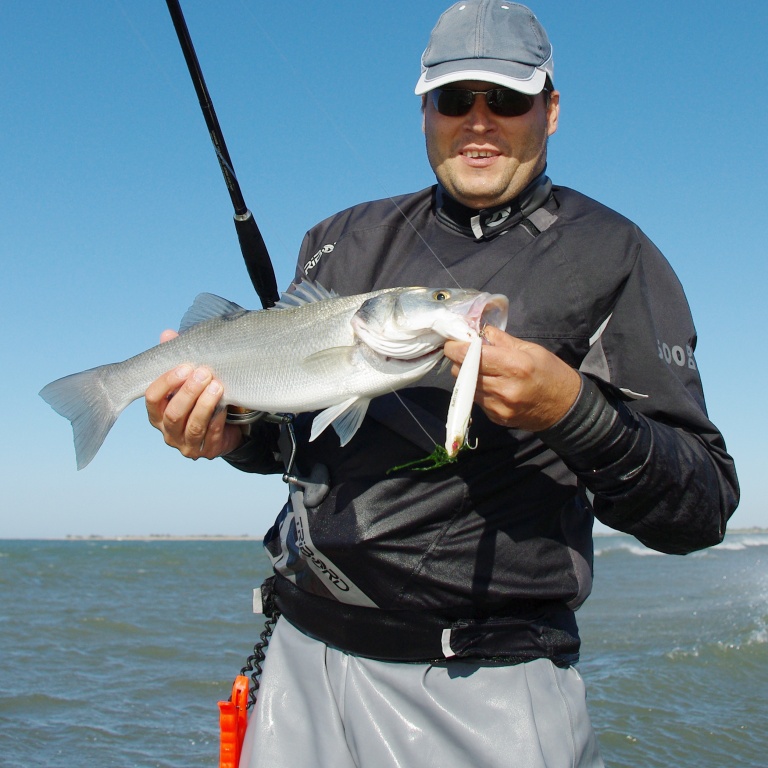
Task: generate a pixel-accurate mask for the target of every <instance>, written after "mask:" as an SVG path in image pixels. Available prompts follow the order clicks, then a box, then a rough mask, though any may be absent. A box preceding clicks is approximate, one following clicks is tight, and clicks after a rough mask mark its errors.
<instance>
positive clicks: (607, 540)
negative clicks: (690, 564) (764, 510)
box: [595, 533, 768, 557]
mask: <svg viewBox="0 0 768 768" xmlns="http://www.w3.org/2000/svg"><path fill="white" fill-rule="evenodd" d="M755 547H768V535H766V534H764V533H756V534H752V533H732V534H727V535H726V537H725V540H724V541H723V542H722V543H720V544H716V545H714V546H712V547H708V548H707V549H702V550H699V551H697V552H694V553H692V556H693V557H706V556H707V555H708V554H711V553H713V552H743V551H744V550H746V549H752V548H755ZM613 552H627V553H629V554H630V555H637V556H638V557H652V556H659V555H660V556H665V553H664V552H658V551H657V550H655V549H649V548H648V547H646V546H644V545H643V544H641V543H640V542H639V541H637V540H636V539H633V538H632V537H630V536H627V535H626V534H616V535H615V536H611V535H608V536H605V535H604V536H596V537H595V557H600V556H601V555H606V554H611V553H613Z"/></svg>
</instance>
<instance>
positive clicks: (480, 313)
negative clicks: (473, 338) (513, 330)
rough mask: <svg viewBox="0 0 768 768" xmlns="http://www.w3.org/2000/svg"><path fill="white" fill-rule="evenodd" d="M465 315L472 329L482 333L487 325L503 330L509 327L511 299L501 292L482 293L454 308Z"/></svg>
mask: <svg viewBox="0 0 768 768" xmlns="http://www.w3.org/2000/svg"><path fill="white" fill-rule="evenodd" d="M452 309H453V311H454V312H456V313H457V314H460V315H463V316H464V318H465V319H466V321H467V324H468V325H469V327H470V328H472V330H474V331H476V332H477V333H481V332H482V330H483V328H485V327H486V326H487V325H492V326H494V327H495V328H498V329H499V330H501V331H503V330H505V329H506V327H507V316H508V314H509V299H507V297H506V296H503V295H502V294H500V293H485V292H484V293H481V294H480V295H479V296H475V297H474V298H473V299H468V300H467V301H466V302H464V303H462V304H457V305H456V306H455V307H453V308H452Z"/></svg>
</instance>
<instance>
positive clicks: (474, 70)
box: [415, 59, 547, 96]
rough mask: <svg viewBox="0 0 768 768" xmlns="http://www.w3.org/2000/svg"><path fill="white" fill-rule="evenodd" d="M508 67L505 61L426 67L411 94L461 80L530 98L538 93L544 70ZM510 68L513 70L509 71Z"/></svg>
mask: <svg viewBox="0 0 768 768" xmlns="http://www.w3.org/2000/svg"><path fill="white" fill-rule="evenodd" d="M511 64H512V63H511V62H509V61H503V62H502V61H495V60H491V59H485V60H484V59H471V60H464V61H449V62H446V63H444V64H438V65H436V66H434V67H428V68H427V69H425V70H424V71H423V72H422V73H421V77H420V78H419V82H418V83H416V88H415V92H416V94H417V95H421V94H423V93H427V92H428V91H432V90H434V89H435V88H441V87H442V86H444V85H448V84H450V83H458V82H460V81H462V80H481V81H483V82H486V83H493V84H494V85H501V86H504V87H505V88H512V89H513V90H515V91H520V92H521V93H527V94H530V95H532V96H533V95H535V94H537V93H541V91H542V90H543V89H544V85H545V83H546V81H547V72H546V71H545V70H544V69H539V68H537V67H521V65H519V64H518V65H512V66H511ZM512 67H514V69H515V70H516V71H514V72H513V71H511V70H512ZM505 70H506V71H505Z"/></svg>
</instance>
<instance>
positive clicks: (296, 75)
mask: <svg viewBox="0 0 768 768" xmlns="http://www.w3.org/2000/svg"><path fill="white" fill-rule="evenodd" d="M240 4H241V5H242V7H243V9H244V10H245V11H246V13H247V14H248V15H249V16H250V17H251V19H252V20H253V23H254V24H255V26H256V27H257V28H258V30H259V32H260V33H261V35H262V37H263V38H264V39H265V40H266V41H267V42H268V43H269V45H270V46H271V47H272V49H273V50H274V52H275V54H276V55H277V56H278V57H279V58H280V60H281V61H282V62H283V64H285V66H286V68H287V69H288V74H289V75H290V76H292V77H293V80H294V82H303V80H304V78H305V75H304V73H302V72H299V71H298V70H297V69H296V67H295V66H294V65H293V64H291V62H290V60H289V59H288V58H287V57H286V56H285V55H284V54H283V52H282V50H281V48H280V47H279V46H278V44H277V43H276V42H275V41H274V40H273V39H272V37H270V35H269V33H268V31H267V30H266V29H265V28H264V26H263V25H262V24H261V22H260V20H259V18H258V16H257V15H256V14H255V13H254V12H253V10H252V9H251V8H250V7H249V6H248V5H246V2H245V0H240ZM302 93H303V95H304V96H308V97H309V99H310V101H312V103H313V104H314V105H315V108H316V109H317V111H318V112H319V113H321V115H322V116H323V118H324V120H325V122H326V124H327V125H330V126H331V128H332V129H333V130H334V132H335V133H336V134H337V135H338V136H339V138H341V140H342V141H343V143H344V144H345V145H346V146H347V148H348V149H349V150H350V151H351V153H352V155H353V156H354V158H355V159H356V160H358V161H359V165H360V166H361V167H363V168H364V169H365V170H366V172H367V173H368V174H369V175H370V177H371V178H372V179H374V180H375V181H376V183H377V184H378V185H379V187H380V188H381V190H382V192H383V195H384V198H385V199H386V200H389V202H391V203H392V205H393V206H394V208H395V209H396V210H397V212H398V213H399V214H400V215H401V216H402V217H403V220H404V221H405V222H406V224H408V226H409V227H410V228H411V229H412V230H413V232H414V234H415V235H416V236H417V237H418V238H419V240H421V242H422V243H423V244H424V247H425V248H426V249H427V250H428V251H429V252H430V253H431V254H432V256H433V257H434V258H435V260H436V261H437V263H438V264H439V265H440V266H441V267H442V269H443V271H444V272H445V273H446V274H447V275H448V277H450V278H451V280H453V282H454V283H455V284H456V287H457V288H462V287H463V286H462V285H461V283H459V281H458V280H457V279H456V278H455V277H454V275H453V273H452V272H451V270H450V269H449V268H448V267H447V266H446V264H445V263H444V262H443V261H442V259H441V258H440V257H439V256H438V255H437V253H435V251H434V249H433V248H432V246H431V245H430V244H429V243H428V242H427V241H426V240H425V239H424V236H423V235H422V234H421V232H419V230H418V229H417V228H416V226H415V225H414V223H413V222H412V221H411V220H410V218H409V217H408V215H407V214H406V213H405V211H403V209H402V208H401V207H400V206H399V205H398V204H397V201H396V200H395V198H394V197H393V196H392V194H391V193H390V191H389V189H388V188H387V186H386V184H385V183H384V181H383V180H382V178H381V174H380V173H379V172H378V170H377V169H376V168H374V167H372V166H371V165H369V163H368V160H367V158H365V157H364V156H363V155H362V154H361V152H360V151H359V150H358V148H357V147H356V146H355V144H353V143H352V141H351V140H350V139H349V138H348V136H347V134H346V133H344V131H343V130H342V129H341V127H340V126H339V125H338V123H337V122H336V121H335V120H334V119H333V117H332V115H331V114H330V113H329V112H328V110H327V109H326V108H325V106H324V105H323V104H322V103H321V102H320V101H319V100H318V98H317V96H315V94H314V92H313V91H312V90H311V89H307V90H305V91H303V92H302Z"/></svg>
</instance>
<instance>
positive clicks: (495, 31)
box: [416, 0, 554, 94]
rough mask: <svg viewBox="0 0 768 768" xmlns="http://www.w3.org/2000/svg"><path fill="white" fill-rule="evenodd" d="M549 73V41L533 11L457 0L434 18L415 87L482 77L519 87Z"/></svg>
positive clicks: (484, 0)
mask: <svg viewBox="0 0 768 768" xmlns="http://www.w3.org/2000/svg"><path fill="white" fill-rule="evenodd" d="M547 75H549V78H550V80H552V79H554V78H553V75H554V63H553V61H552V45H551V44H550V42H549V38H548V37H547V33H546V32H545V31H544V27H542V26H541V24H540V23H539V21H538V19H537V18H536V17H535V16H534V15H533V12H532V11H531V10H530V9H529V8H526V7H525V6H524V5H520V4H519V3H510V2H504V0H463V2H460V3H455V4H454V5H452V6H451V7H450V8H449V9H448V10H447V11H445V12H444V13H443V15H442V16H440V18H439V19H438V21H437V24H436V25H435V28H434V29H433V30H432V34H431V36H430V38H429V45H428V46H427V48H426V50H425V51H424V53H423V54H422V57H421V77H420V78H419V82H418V83H417V84H416V93H417V94H422V93H427V91H431V90H433V89H434V88H440V87H441V86H443V85H447V84H448V83H455V82H457V81H459V80H483V81H485V82H489V83H495V84H496V85H503V86H505V87H507V88H513V89H514V90H516V91H522V92H523V93H528V94H536V93H540V92H541V91H542V89H543V88H544V83H545V82H546V78H547Z"/></svg>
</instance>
